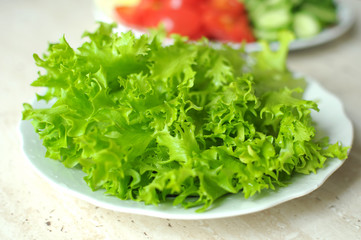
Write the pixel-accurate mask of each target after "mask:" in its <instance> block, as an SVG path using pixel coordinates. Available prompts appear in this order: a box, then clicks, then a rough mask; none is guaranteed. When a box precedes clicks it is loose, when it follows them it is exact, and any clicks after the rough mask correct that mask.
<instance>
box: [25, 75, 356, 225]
mask: <svg viewBox="0 0 361 240" xmlns="http://www.w3.org/2000/svg"><path fill="white" fill-rule="evenodd" d="M307 80H308V82H309V85H308V87H307V89H306V91H305V98H306V99H309V100H316V101H318V104H319V108H320V112H313V113H312V117H313V119H314V121H315V122H316V124H317V126H318V127H317V130H318V131H319V132H324V133H325V134H326V135H328V136H329V137H330V142H331V143H334V142H337V141H341V142H342V144H343V145H344V146H351V144H352V139H353V127H352V123H351V121H350V120H349V119H348V117H347V116H346V114H345V112H344V109H343V105H342V103H341V102H340V100H339V99H338V98H337V97H335V96H334V95H332V94H331V93H329V92H328V91H326V90H325V89H323V88H322V87H321V86H320V85H319V84H318V83H317V82H316V81H315V80H312V79H311V78H307ZM46 106H47V105H46V104H45V103H44V102H37V103H35V107H36V108H41V107H46ZM20 132H21V135H22V138H23V150H24V153H25V155H26V156H27V158H28V160H29V162H30V164H31V166H33V168H34V169H35V170H36V172H38V173H39V174H40V175H41V176H42V177H44V178H45V179H46V180H47V181H49V182H50V183H51V184H53V185H54V186H56V187H59V188H60V189H61V190H64V191H65V192H68V193H70V194H71V195H73V196H75V197H78V198H80V199H83V200H85V201H87V202H90V203H92V204H94V205H96V206H99V207H103V208H106V209H111V210H114V211H119V212H126V213H134V214H142V215H148V216H154V217H160V218H169V219H192V220H194V219H212V218H222V217H231V216H238V215H244V214H249V213H254V212H258V211H261V210H265V209H267V208H270V207H273V206H275V205H278V204H280V203H283V202H286V201H288V200H291V199H294V198H297V197H301V196H303V195H306V194H308V193H310V192H312V191H313V190H315V189H317V188H318V187H320V186H321V185H322V184H323V183H324V182H325V181H326V179H327V178H328V177H329V176H330V175H331V174H332V173H333V172H335V171H336V170H337V169H338V168H339V167H340V166H341V165H342V163H343V162H344V161H341V160H338V159H329V160H328V161H327V164H326V165H325V168H323V169H320V170H319V171H318V172H317V174H310V175H295V176H294V177H293V178H292V183H291V184H290V185H288V186H287V187H282V188H279V189H278V190H276V191H264V192H262V193H261V194H258V195H256V196H253V197H251V198H249V199H244V197H243V195H242V194H234V195H227V196H225V197H223V198H221V199H219V200H218V201H216V202H215V203H214V205H213V206H212V207H211V208H210V209H209V210H207V211H206V212H203V213H196V212H195V210H196V208H191V209H183V208H182V207H179V206H172V204H171V202H170V201H169V202H166V203H162V204H159V206H153V205H144V204H143V203H142V202H134V201H131V200H126V201H125V200H120V199H118V198H116V197H113V196H106V195H104V191H103V190H99V191H95V192H93V191H91V189H90V188H89V187H88V186H87V185H86V183H85V182H84V181H83V177H84V176H85V174H84V173H83V172H82V171H81V170H80V169H68V168H65V167H64V166H63V165H62V164H61V163H60V162H58V161H55V160H52V159H47V158H45V157H44V155H45V147H43V146H42V144H41V141H40V140H39V137H38V135H37V134H36V133H35V131H34V129H33V126H32V125H31V123H30V121H21V123H20Z"/></svg>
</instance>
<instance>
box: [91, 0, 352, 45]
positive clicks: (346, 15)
mask: <svg viewBox="0 0 361 240" xmlns="http://www.w3.org/2000/svg"><path fill="white" fill-rule="evenodd" d="M102 2H103V0H101V1H99V0H95V6H94V16H95V19H96V20H97V21H103V22H108V23H111V22H112V21H113V20H112V17H110V15H111V11H110V10H109V8H110V7H112V6H109V5H107V6H104V5H101V3H102ZM337 6H338V7H337V16H338V19H339V22H338V23H337V24H336V25H334V26H332V27H328V28H326V29H324V30H323V31H322V32H320V33H319V34H318V35H316V36H314V37H312V38H307V39H296V40H294V41H293V42H292V43H291V44H290V47H289V49H290V50H301V49H305V48H310V47H315V46H318V45H321V44H325V43H327V42H330V41H333V40H335V39H337V38H338V37H340V36H342V35H343V34H345V33H346V32H347V31H348V30H349V29H350V28H351V27H352V25H353V24H354V22H355V15H354V13H353V11H352V10H351V9H350V8H349V7H348V6H346V5H345V4H343V3H342V2H337ZM129 30H132V31H133V33H134V34H135V35H136V36H140V35H142V34H144V32H142V31H139V30H136V29H132V28H130V27H128V26H125V25H122V24H118V28H117V31H118V32H125V31H129ZM213 44H214V45H215V46H217V45H219V43H217V42H213ZM230 45H231V46H233V47H239V46H240V44H237V43H230ZM278 45H279V44H278V42H273V43H271V49H277V48H278ZM246 50H247V51H249V52H252V51H259V50H261V46H260V44H258V43H257V42H254V43H248V44H247V45H246Z"/></svg>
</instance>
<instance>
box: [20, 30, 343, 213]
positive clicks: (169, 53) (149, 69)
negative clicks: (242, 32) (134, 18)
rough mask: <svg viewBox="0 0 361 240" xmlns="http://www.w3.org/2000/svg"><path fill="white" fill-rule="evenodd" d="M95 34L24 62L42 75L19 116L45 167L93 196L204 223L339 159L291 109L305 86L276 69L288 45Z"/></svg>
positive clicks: (303, 109) (285, 40) (336, 149)
mask: <svg viewBox="0 0 361 240" xmlns="http://www.w3.org/2000/svg"><path fill="white" fill-rule="evenodd" d="M114 27H115V25H113V24H105V23H100V26H99V28H98V29H97V30H96V31H94V32H93V33H89V32H86V33H85V34H84V36H85V37H87V38H88V39H89V41H86V42H84V43H83V44H82V45H81V46H80V47H79V48H78V49H73V48H72V47H70V46H69V44H68V43H67V41H66V40H65V38H64V37H63V38H61V39H60V41H59V43H55V44H50V45H49V48H48V51H47V54H44V55H43V56H42V57H39V56H38V55H36V54H34V59H35V61H36V64H37V65H38V66H39V67H41V68H43V69H44V70H45V71H44V72H43V73H39V77H38V79H37V80H36V81H34V82H33V83H32V86H35V87H46V88H47V92H46V93H45V94H44V95H37V100H38V101H40V100H45V101H50V100H53V101H54V102H55V103H54V104H53V105H52V106H51V107H49V108H44V109H34V108H33V107H32V106H31V105H30V104H27V103H25V104H24V111H23V119H24V120H32V124H33V126H34V128H35V131H36V132H37V133H38V134H39V136H40V138H41V139H42V141H43V145H44V146H45V147H46V149H47V152H46V157H48V158H52V159H56V160H59V161H61V162H62V163H63V164H64V165H65V166H66V167H69V168H72V167H75V166H81V168H82V170H83V171H84V172H85V173H86V177H85V178H84V180H85V181H86V183H87V184H88V185H89V187H90V188H91V189H92V190H97V189H100V188H104V189H106V193H107V194H111V195H114V196H117V197H119V198H120V199H131V200H135V201H143V202H144V203H145V204H155V205H157V204H159V203H161V202H163V201H165V200H166V199H168V198H169V197H170V196H172V197H173V198H172V199H173V203H174V204H175V205H178V204H180V205H182V206H184V207H185V208H189V207H194V206H199V208H198V209H197V211H200V212H201V211H204V210H206V209H207V208H209V207H210V206H211V205H212V203H213V202H214V201H215V200H216V199H218V198H220V197H222V196H224V195H226V194H229V193H233V194H236V193H239V192H241V193H242V194H244V197H246V198H248V197H249V196H252V195H254V194H256V193H257V192H260V191H262V190H263V189H275V188H276V187H277V186H284V185H286V184H287V182H288V180H289V178H290V177H292V175H294V174H296V173H302V174H309V173H311V172H316V170H317V169H318V168H322V167H323V165H324V162H325V161H326V160H327V159H328V158H333V157H337V158H340V159H344V158H346V157H347V148H345V147H342V146H341V144H339V143H335V144H333V145H330V144H329V143H328V140H327V139H322V140H318V141H316V140H315V138H314V137H315V134H316V132H315V128H314V126H313V125H312V119H311V116H310V113H311V111H312V110H318V108H317V104H316V103H315V102H312V101H307V100H303V99H302V91H303V89H304V87H305V85H306V83H305V81H304V80H303V79H299V78H295V77H294V76H293V74H292V73H291V72H290V71H289V70H288V69H287V66H286V58H287V46H288V44H289V42H290V41H291V40H292V37H291V36H290V35H289V34H284V35H282V36H281V39H280V40H281V42H282V43H281V48H280V50H279V51H276V52H273V51H271V50H270V49H269V48H268V47H267V44H265V43H263V46H264V50H263V51H260V52H256V53H252V54H247V53H246V52H245V51H244V50H243V49H242V48H240V49H232V48H230V47H227V45H223V46H222V47H220V48H217V49H214V48H211V47H209V44H208V42H207V40H205V39H203V40H201V41H199V42H195V43H189V42H187V41H186V40H185V39H184V38H182V37H180V36H174V43H173V44H171V45H169V46H163V45H162V38H161V37H159V36H160V35H157V34H153V35H143V36H141V37H140V38H136V37H135V36H134V35H133V33H132V32H126V33H121V34H118V33H114V31H113V28H114Z"/></svg>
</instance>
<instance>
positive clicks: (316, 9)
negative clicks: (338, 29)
mask: <svg viewBox="0 0 361 240" xmlns="http://www.w3.org/2000/svg"><path fill="white" fill-rule="evenodd" d="M302 10H303V11H304V12H308V13H310V14H312V15H314V16H315V17H317V18H318V19H319V20H320V21H321V22H322V23H325V24H331V23H335V22H336V21H337V13H336V10H335V8H326V7H322V6H317V5H313V4H305V5H303V6H302Z"/></svg>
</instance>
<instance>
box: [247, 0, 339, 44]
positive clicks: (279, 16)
mask: <svg viewBox="0 0 361 240" xmlns="http://www.w3.org/2000/svg"><path fill="white" fill-rule="evenodd" d="M242 1H243V2H244V3H245V6H246V8H247V11H248V15H249V18H250V20H251V23H252V25H253V32H254V34H255V36H256V37H257V38H258V39H266V40H277V38H278V33H279V32H280V31H283V30H289V31H292V32H293V33H294V34H295V36H296V37H297V38H309V37H313V36H315V35H317V34H318V33H320V32H321V31H322V30H323V29H324V28H326V27H328V26H330V25H332V24H335V23H337V20H338V19H337V6H336V4H335V1H334V0H322V1H319V0H242Z"/></svg>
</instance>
